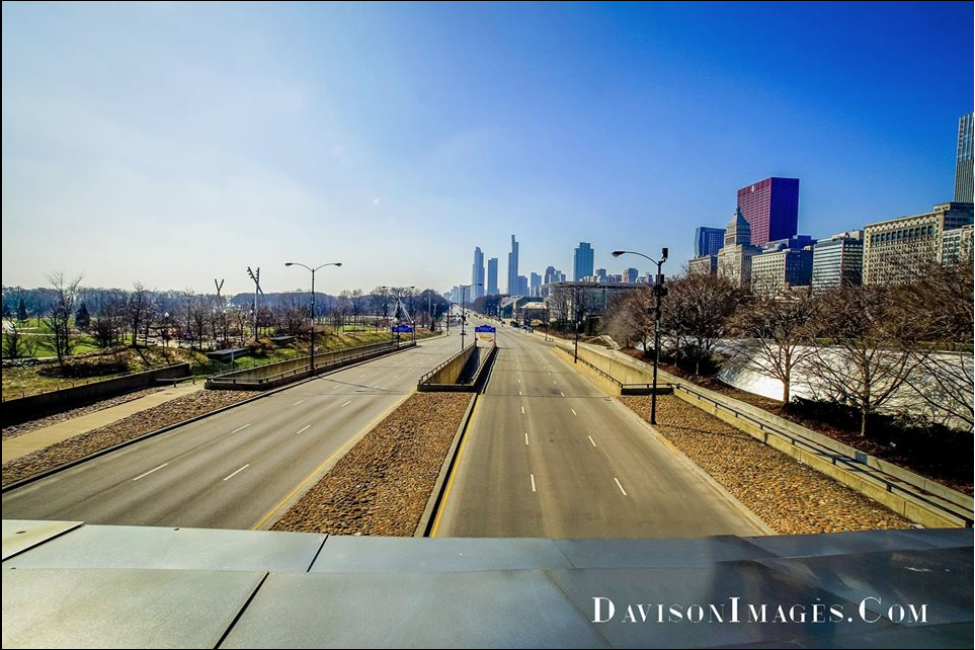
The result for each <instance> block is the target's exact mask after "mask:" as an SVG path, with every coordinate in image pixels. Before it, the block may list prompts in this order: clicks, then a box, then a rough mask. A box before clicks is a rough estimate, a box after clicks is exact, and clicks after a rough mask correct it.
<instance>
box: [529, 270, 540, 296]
mask: <svg viewBox="0 0 975 650" xmlns="http://www.w3.org/2000/svg"><path fill="white" fill-rule="evenodd" d="M528 289H529V293H531V295H533V296H540V295H542V276H540V275H539V274H538V273H535V272H534V271H532V273H531V276H530V277H529V281H528Z"/></svg>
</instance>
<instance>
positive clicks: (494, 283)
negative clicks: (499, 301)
mask: <svg viewBox="0 0 975 650" xmlns="http://www.w3.org/2000/svg"><path fill="white" fill-rule="evenodd" d="M487 278H488V283H487V295H489V296H496V295H498V294H499V293H501V292H500V291H498V258H496V257H492V258H491V259H489V260H488V269H487Z"/></svg>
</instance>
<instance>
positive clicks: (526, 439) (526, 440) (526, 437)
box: [525, 433, 528, 445]
mask: <svg viewBox="0 0 975 650" xmlns="http://www.w3.org/2000/svg"><path fill="white" fill-rule="evenodd" d="M525 444H526V445H527V444H528V434H527V433H526V434H525Z"/></svg>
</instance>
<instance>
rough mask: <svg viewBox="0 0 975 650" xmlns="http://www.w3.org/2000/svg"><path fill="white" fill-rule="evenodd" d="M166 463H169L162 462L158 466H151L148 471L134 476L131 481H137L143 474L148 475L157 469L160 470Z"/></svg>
mask: <svg viewBox="0 0 975 650" xmlns="http://www.w3.org/2000/svg"><path fill="white" fill-rule="evenodd" d="M166 465H169V463H163V464H162V465H160V466H159V467H153V468H152V469H150V470H149V471H148V472H146V473H144V474H139V475H138V476H136V477H135V478H134V479H132V480H133V481H138V480H139V479H140V478H143V477H145V476H149V475H150V474H152V473H153V472H155V471H158V470H161V469H162V468H163V467H165V466H166Z"/></svg>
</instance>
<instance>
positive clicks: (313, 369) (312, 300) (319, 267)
mask: <svg viewBox="0 0 975 650" xmlns="http://www.w3.org/2000/svg"><path fill="white" fill-rule="evenodd" d="M284 265H285V266H300V267H301V268H303V269H307V270H309V271H311V372H312V374H315V271H318V270H320V269H323V268H325V267H326V266H342V262H328V263H327V264H322V265H320V266H316V267H315V268H312V267H310V266H308V265H307V264H302V263H301V262H285V264H284Z"/></svg>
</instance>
